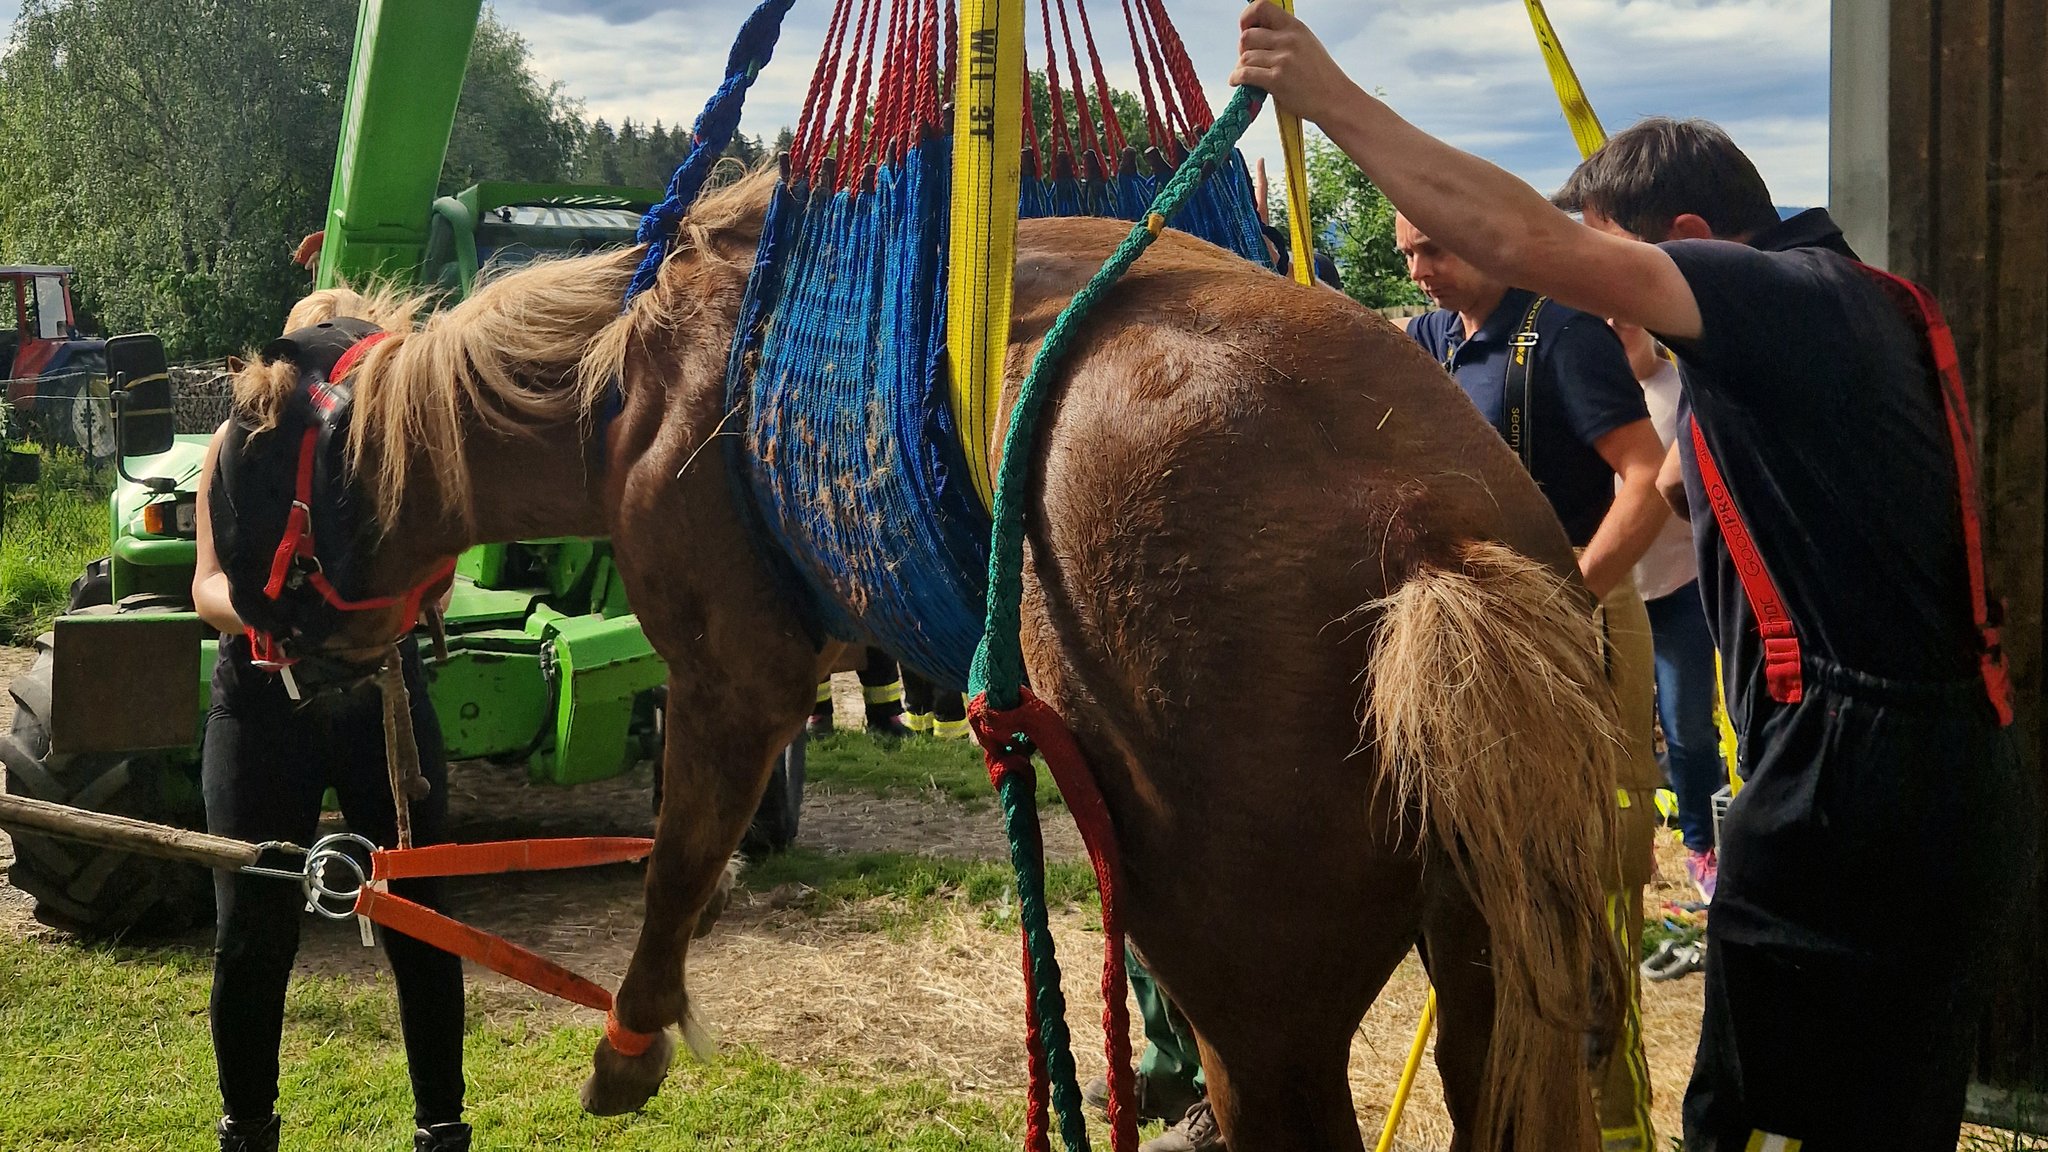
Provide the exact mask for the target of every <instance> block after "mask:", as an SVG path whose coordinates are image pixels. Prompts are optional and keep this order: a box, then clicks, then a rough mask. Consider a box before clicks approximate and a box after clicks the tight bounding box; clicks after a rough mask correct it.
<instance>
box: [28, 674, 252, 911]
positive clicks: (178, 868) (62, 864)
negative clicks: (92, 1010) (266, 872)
mask: <svg viewBox="0 0 2048 1152" xmlns="http://www.w3.org/2000/svg"><path fill="white" fill-rule="evenodd" d="M41 647H42V651H40V652H38V653H37V654H36V660H35V663H34V664H33V665H32V666H31V667H30V668H29V670H28V671H27V672H25V673H23V674H22V675H21V676H20V677H19V678H18V679H16V680H15V681H14V683H13V684H11V685H9V688H8V691H9V692H10V693H11V694H12V695H13V697H14V728H13V731H11V732H10V733H8V735H6V736H4V737H0V761H4V763H5V765H6V768H7V791H8V792H10V793H12V794H13V795H16V796H27V797H30V798H31V799H35V800H48V801H51V802H53V803H57V804H68V805H71V806H72V807H74V808H83V809H87V810H89V811H94V812H109V813H114V814H116V815H121V816H132V817H134V818H135V819H138V820H148V821H150V822H152V823H157V824H170V825H175V826H177V827H181V828H203V827H204V826H205V824H206V814H205V805H204V802H203V801H202V799H201V797H200V793H199V781H198V778H197V774H196V772H195V771H194V770H193V769H192V768H191V766H189V765H180V764H176V763H173V762H170V761H167V760H166V759H165V758H163V757H162V756H160V755H155V754H150V753H136V754H130V755H77V756H52V755H50V735H49V728H48V724H47V716H48V713H49V706H50V666H51V659H52V658H51V652H50V648H49V646H48V644H47V642H45V643H44V644H43V645H42V646H41ZM7 879H8V882H9V883H11V884H13V885H14V886H15V887H16V888H19V889H21V890H22V891H24V892H26V893H28V894H29V895H31V896H33V897H35V899H36V918H37V919H39V920H42V921H43V922H44V923H46V924H51V925H54V926H56V927H60V928H65V929H68V930H70V931H73V932H78V933H80V934H82V935H91V936H115V935H121V934H125V933H138V934H144V935H156V934H162V933H170V932H180V931H183V930H185V929H187V928H190V927H192V926H193V925H195V924H199V923H202V922H204V921H206V920H209V919H211V918H212V916H213V878H212V875H211V874H210V873H208V872H207V870H206V869H204V868H200V867H197V866H196V865H191V864H180V863H172V862H168V861H163V860H153V859H150V858H148V857H144V856H134V855H130V854H129V853H126V852H116V851H113V850H111V849H106V848H94V847H91V846H89V845H83V844H74V843H70V842H68V841H62V840H53V839H49V838H47V837H43V836H30V835H24V834H16V835H15V836H14V863H13V864H12V865H10V866H9V867H8V870H7Z"/></svg>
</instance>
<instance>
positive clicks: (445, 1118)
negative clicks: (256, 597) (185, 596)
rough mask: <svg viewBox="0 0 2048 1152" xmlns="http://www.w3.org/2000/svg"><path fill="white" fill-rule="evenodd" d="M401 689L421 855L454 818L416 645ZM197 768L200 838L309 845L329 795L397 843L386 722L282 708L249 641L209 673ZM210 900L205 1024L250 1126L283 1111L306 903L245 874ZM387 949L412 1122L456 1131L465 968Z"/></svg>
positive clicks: (226, 875)
mask: <svg viewBox="0 0 2048 1152" xmlns="http://www.w3.org/2000/svg"><path fill="white" fill-rule="evenodd" d="M405 681H406V688H407V690H408V691H409V693H410V694H411V697H412V724H413V734H414V736H415V738H416V739H417V741H418V744H419V756H420V770H421V771H422V772H423V773H424V774H425V776H426V778H427V781H428V782H429V783H430V784H432V785H433V791H432V793H430V794H429V795H428V796H427V798H426V799H424V800H418V801H415V802H414V803H413V804H412V830H413V841H414V843H415V844H419V845H427V844H432V843H435V842H436V841H437V840H439V839H440V838H441V830H442V825H443V823H444V822H445V817H446V816H447V813H448V765H447V762H446V761H445V760H443V759H442V756H441V727H440V724H439V723H438V722H436V720H435V719H434V710H433V707H432V705H431V704H429V703H428V701H427V692H426V684H425V682H424V681H423V679H422V677H421V675H420V662H419V652H418V649H417V647H416V646H415V645H414V644H413V643H412V642H410V641H408V642H407V644H406V649H405ZM202 760H203V779H204V786H205V792H206V826H207V830H208V831H211V832H213V833H215V834H217V835H221V836H231V837H233V838H235V839H237V840H249V841H254V842H257V843H261V842H264V841H269V840H281V841H287V842H290V843H293V844H299V845H310V844H311V843H312V842H313V839H314V837H315V835H316V829H317V825H318V823H319V820H320V797H321V794H322V793H323V792H324V791H325V790H326V789H327V788H329V787H332V788H333V789H334V790H335V793H336V794H337V795H338V796H339V797H340V798H341V811H342V815H343V816H344V817H346V818H347V820H348V826H349V828H350V830H351V831H353V832H355V833H356V834H357V835H360V836H364V837H367V838H369V839H370V840H372V841H375V842H376V843H377V844H378V845H379V846H383V847H390V846H392V845H393V844H394V843H395V842H396V841H397V838H398V836H397V830H396V823H397V814H396V812H395V811H394V810H393V808H392V803H391V784H390V778H389V776H388V774H387V771H386V768H385V764H384V724H383V711H382V705H381V703H380V700H379V697H378V692H377V688H376V686H375V685H374V684H364V685H361V686H359V687H358V688H356V689H355V690H354V691H352V692H349V693H346V694H338V695H336V694H330V695H323V696H317V697H315V698H314V699H313V700H312V701H309V702H308V703H305V704H303V705H302V704H300V703H298V702H296V701H294V700H292V699H291V698H290V696H288V695H287V694H286V692H285V689H284V685H283V683H282V682H281V681H280V680H279V679H278V677H276V676H274V675H272V674H270V673H268V672H264V671H262V670H260V669H255V668H252V667H250V665H249V644H248V641H247V640H245V639H243V638H241V637H235V638H232V639H229V640H224V641H222V643H221V658H220V662H219V664H217V665H216V666H215V668H214V673H213V707H212V709H211V711H209V712H208V713H207V721H206V738H205V746H204V750H203V752H202ZM391 888H392V891H393V892H395V893H397V894H399V895H402V896H405V897H406V898H408V899H411V900H416V901H418V902H420V903H422V904H426V905H429V906H434V905H437V904H438V903H439V897H440V883H439V882H438V881H436V880H406V881H398V882H396V883H393V884H392V885H391ZM214 891H215V894H216V899H217V901H218V905H219V909H218V911H219V934H218V936H217V937H216V940H215V945H214V965H213V1000H212V1003H211V1005H210V1009H209V1015H210V1016H211V1017H212V1021H213V1054H214V1062H215V1063H216V1064H217V1065H218V1066H219V1069H220V1095H221V1101H222V1105H223V1107H224V1108H225V1110H226V1112H227V1115H228V1117H229V1118H230V1119H234V1120H242V1121H250V1122H256V1121H261V1120H263V1119H265V1118H267V1117H269V1116H270V1115H271V1114H272V1113H273V1112H274V1111H275V1110H276V1107H277V1066H278V1044H279V1041H280V1040H281V1038H282V1036H283V1032H284V992H285V983H286V981H287V980H288V979H289V978H290V977H291V971H292V960H293V957H294V956H296V955H297V953H298V948H299V922H300V917H301V916H302V915H303V908H304V906H305V899H304V896H303V895H302V894H301V893H300V891H299V887H298V885H296V884H293V883H291V882H290V881H287V880H277V879H272V878H269V877H262V876H245V875H242V874H241V873H237V872H218V873H216V874H215V877H214ZM382 935H383V937H384V951H385V953H386V955H387V956H389V957H390V960H391V974H392V976H393V977H394V978H395V980H396V982H397V984H398V1018H399V1026H400V1028H401V1030H402V1031H403V1033H404V1036H405V1055H406V1062H407V1065H408V1067H409V1069H410V1071H411V1074H412V1095H413V1117H414V1120H415V1122H416V1123H417V1124H419V1125H420V1126H421V1127H425V1126H427V1125H430V1124H445V1123H449V1122H451V1121H455V1120H459V1119H460V1118H461V1116H462V1093H463V1083H462V961H461V960H459V959H458V958H456V957H454V956H451V955H449V954H448V953H446V952H443V951H441V950H440V949H438V948H433V947H430V946H428V945H426V944H422V943H420V942H419V941H417V940H414V939H412V938H411V937H409V936H403V935H400V934H398V933H396V932H390V931H383V932H382Z"/></svg>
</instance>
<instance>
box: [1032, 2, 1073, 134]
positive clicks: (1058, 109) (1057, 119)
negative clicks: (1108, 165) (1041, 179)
mask: <svg viewBox="0 0 2048 1152" xmlns="http://www.w3.org/2000/svg"><path fill="white" fill-rule="evenodd" d="M1038 22H1039V24H1041V25H1042V26H1043V27H1044V29H1045V90H1046V96H1047V98H1048V100H1050V102H1051V104H1052V139H1050V140H1048V141H1047V142H1046V143H1047V144H1049V145H1051V146H1052V151H1053V154H1054V155H1055V156H1068V157H1071V156H1073V154H1074V142H1073V141H1072V140H1071V139H1069V138H1068V137H1067V108H1066V104H1065V103H1064V102H1063V101H1062V100H1061V99H1060V64H1059V60H1060V56H1059V53H1058V52H1056V51H1054V50H1053V46H1052V10H1051V9H1050V8H1048V7H1047V6H1046V0H1038Z"/></svg>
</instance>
